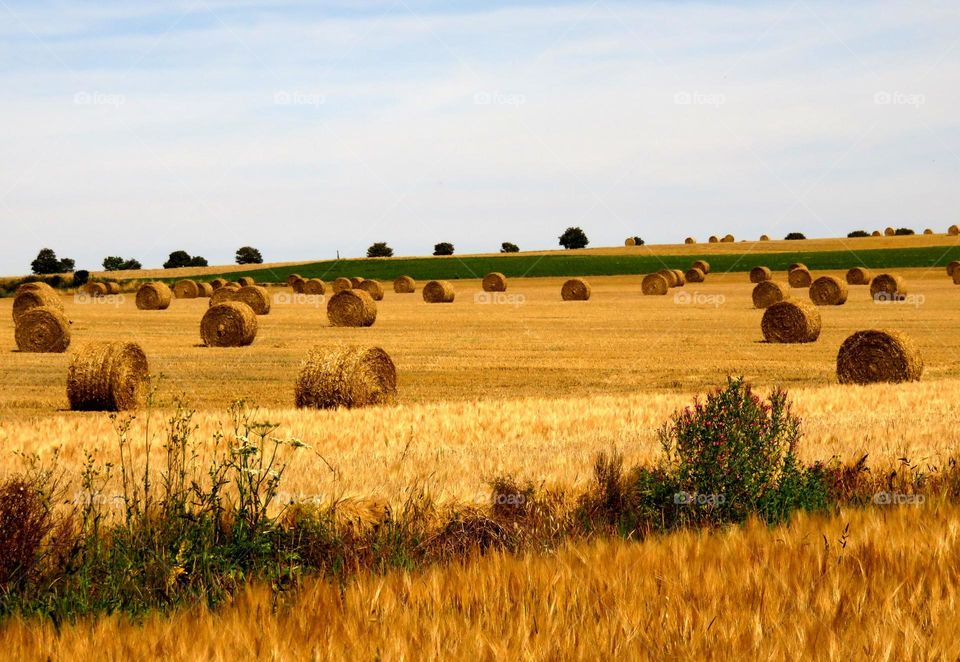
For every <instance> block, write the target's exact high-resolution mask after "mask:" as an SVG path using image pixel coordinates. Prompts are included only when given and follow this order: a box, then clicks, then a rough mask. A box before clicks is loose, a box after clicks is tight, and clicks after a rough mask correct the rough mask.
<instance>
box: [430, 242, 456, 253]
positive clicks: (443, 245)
mask: <svg viewBox="0 0 960 662" xmlns="http://www.w3.org/2000/svg"><path fill="white" fill-rule="evenodd" d="M433 254H434V255H453V244H451V243H450V242H448V241H441V242H440V243H439V244H434V246H433Z"/></svg>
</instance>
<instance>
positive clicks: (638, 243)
mask: <svg viewBox="0 0 960 662" xmlns="http://www.w3.org/2000/svg"><path fill="white" fill-rule="evenodd" d="M633 245H634V246H643V239H641V238H640V237H634V238H633Z"/></svg>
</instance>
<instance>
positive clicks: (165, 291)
mask: <svg viewBox="0 0 960 662" xmlns="http://www.w3.org/2000/svg"><path fill="white" fill-rule="evenodd" d="M171 301H173V292H172V291H171V290H170V288H169V287H168V286H167V284H166V283H162V282H160V281H156V282H154V283H144V284H143V285H141V286H140V289H138V290H137V308H138V309H140V310H166V309H167V308H169V307H170V302H171Z"/></svg>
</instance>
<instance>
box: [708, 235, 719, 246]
mask: <svg viewBox="0 0 960 662" xmlns="http://www.w3.org/2000/svg"><path fill="white" fill-rule="evenodd" d="M707 241H709V242H710V243H711V244H718V243H720V240H719V239H718V238H717V236H716V235H713V234H712V235H710V238H709V239H708V240H707Z"/></svg>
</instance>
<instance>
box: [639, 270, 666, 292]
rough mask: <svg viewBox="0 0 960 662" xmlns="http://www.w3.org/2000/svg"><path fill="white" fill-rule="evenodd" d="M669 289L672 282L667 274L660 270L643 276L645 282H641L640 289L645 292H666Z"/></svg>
mask: <svg viewBox="0 0 960 662" xmlns="http://www.w3.org/2000/svg"><path fill="white" fill-rule="evenodd" d="M669 289H670V283H669V282H668V281H667V278H666V276H664V275H663V274H662V273H660V272H658V273H655V274H647V275H646V276H644V277H643V282H642V283H641V284H640V290H641V291H642V292H643V293H644V294H649V295H655V294H666V293H667V290H669Z"/></svg>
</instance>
